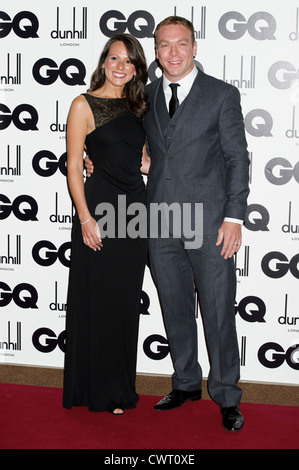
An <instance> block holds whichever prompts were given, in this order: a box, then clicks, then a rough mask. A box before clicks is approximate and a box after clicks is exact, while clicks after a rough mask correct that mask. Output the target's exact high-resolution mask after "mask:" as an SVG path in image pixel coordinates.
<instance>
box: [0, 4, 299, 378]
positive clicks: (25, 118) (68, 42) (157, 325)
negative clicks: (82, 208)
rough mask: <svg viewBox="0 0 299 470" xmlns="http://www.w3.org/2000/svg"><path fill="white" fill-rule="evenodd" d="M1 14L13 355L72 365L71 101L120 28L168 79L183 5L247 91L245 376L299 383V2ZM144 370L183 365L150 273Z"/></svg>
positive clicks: (15, 360) (5, 291) (14, 360)
mask: <svg viewBox="0 0 299 470" xmlns="http://www.w3.org/2000/svg"><path fill="white" fill-rule="evenodd" d="M0 9H1V11H0V45H1V46H0V139H1V140H0V307H1V310H0V362H2V363H9V364H25V365H36V366H50V367H63V362H64V352H63V351H64V344H65V343H64V340H65V338H64V335H65V314H66V291H67V277H68V265H69V257H70V231H71V217H72V210H73V208H72V205H71V201H70V197H69V194H68V191H67V186H66V175H65V158H66V153H65V151H66V149H65V129H66V124H65V123H66V118H67V113H68V109H69V106H70V103H71V101H72V99H73V98H74V97H76V96H77V95H79V94H80V93H82V92H85V91H86V89H87V88H88V86H89V80H90V76H91V73H92V72H93V70H94V68H95V67H96V64H97V61H98V58H99V55H100V52H101V50H102V48H103V46H104V44H105V42H106V41H107V40H108V37H109V36H111V35H113V34H114V33H116V32H129V33H131V34H133V35H135V36H136V37H138V39H139V40H140V42H141V43H142V45H143V47H144V49H145V52H146V56H147V60H148V65H149V69H150V79H151V80H153V79H154V78H155V77H157V76H159V75H160V71H159V69H157V68H156V66H155V63H154V41H153V34H152V33H153V30H154V27H155V25H156V24H157V23H158V22H159V21H161V20H162V19H163V18H164V17H166V16H169V15H172V14H175V13H176V14H178V15H180V16H185V17H187V18H188V19H190V20H191V21H192V22H193V24H194V27H195V30H196V34H197V41H198V54H197V57H196V62H197V65H198V66H200V67H202V68H203V70H204V71H205V72H206V73H208V74H211V75H214V76H216V77H218V78H220V79H223V80H226V81H228V82H230V83H233V84H234V85H236V86H237V87H238V88H239V89H240V92H241V96H242V107H243V113H244V117H245V127H246V134H247V140H248V146H249V151H250V158H251V172H250V189H251V193H250V197H249V208H248V214H247V218H246V221H245V227H244V229H243V246H242V248H241V250H240V252H239V253H238V256H237V258H236V272H237V279H238V292H237V298H236V319H237V329H238V337H239V346H240V352H241V379H242V380H249V381H264V382H273V383H286V384H298V371H299V311H298V305H299V302H298V300H299V299H298V295H299V294H298V279H299V250H298V247H299V215H298V209H299V200H298V183H299V158H298V156H299V152H298V150H299V107H298V102H299V70H298V69H299V54H298V49H299V48H298V46H299V2H298V0H288V1H287V2H273V1H270V0H269V1H268V0H252V1H251V2H240V1H235V0H227V1H226V2H223V1H221V0H206V1H205V2H203V3H201V4H199V3H198V2H194V1H190V0H184V2H179V1H170V0H164V1H163V2H159V3H158V2H157V3H155V4H154V2H142V6H141V7H140V2H138V1H137V0H130V1H129V2H123V1H120V0H117V1H116V0H113V1H112V2H110V4H109V7H107V4H105V2H100V1H95V0H85V1H81V0H56V2H40V1H38V0H27V1H26V2H23V1H21V0H11V1H10V2H5V3H4V5H3V6H2V7H0ZM115 294H116V295H117V287H116V292H115ZM198 315H199V317H198V327H199V328H198V331H199V333H198V334H199V340H200V348H199V358H200V362H201V363H202V366H203V370H204V375H205V376H207V374H208V359H207V353H206V347H205V343H204V339H203V332H202V324H201V319H200V312H198ZM138 372H144V373H153V374H171V373H172V365H171V360H170V357H169V352H168V346H167V340H166V337H165V331H164V327H163V322H162V317H161V312H160V307H159V303H158V299H157V294H156V290H155V288H154V286H153V283H152V280H151V277H150V273H149V272H148V270H147V271H146V277H145V282H144V287H143V296H142V299H141V318H140V340H139V351H138Z"/></svg>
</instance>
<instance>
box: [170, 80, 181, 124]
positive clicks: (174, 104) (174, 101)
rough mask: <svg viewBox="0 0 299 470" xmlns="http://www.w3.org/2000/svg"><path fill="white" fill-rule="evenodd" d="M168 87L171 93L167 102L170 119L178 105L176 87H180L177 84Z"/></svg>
mask: <svg viewBox="0 0 299 470" xmlns="http://www.w3.org/2000/svg"><path fill="white" fill-rule="evenodd" d="M169 86H170V88H171V93H172V95H171V98H170V101H169V116H170V117H171V118H172V116H173V115H174V113H175V112H176V110H177V108H178V107H179V104H180V103H179V100H178V95H177V87H178V86H180V85H179V84H178V83H170V85H169Z"/></svg>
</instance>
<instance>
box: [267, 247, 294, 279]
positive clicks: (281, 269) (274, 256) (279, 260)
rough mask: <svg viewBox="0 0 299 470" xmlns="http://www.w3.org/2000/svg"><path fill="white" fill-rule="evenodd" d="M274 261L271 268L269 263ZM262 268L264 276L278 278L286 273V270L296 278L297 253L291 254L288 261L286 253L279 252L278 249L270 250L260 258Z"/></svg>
mask: <svg viewBox="0 0 299 470" xmlns="http://www.w3.org/2000/svg"><path fill="white" fill-rule="evenodd" d="M272 261H275V262H276V263H274V264H275V266H274V268H276V269H272V267H271V265H270V263H271V262H272ZM261 266H262V270H263V272H264V273H265V274H266V276H268V277H271V278H272V279H279V278H281V277H283V276H285V275H286V274H287V272H288V271H290V272H291V274H292V275H293V276H294V277H295V278H296V279H299V269H298V266H299V253H298V254H296V255H295V256H293V258H292V259H291V260H290V261H289V260H288V258H287V257H286V255H284V254H283V253H280V252H279V251H271V252H270V253H267V254H266V255H265V256H264V257H263V259H262V263H261Z"/></svg>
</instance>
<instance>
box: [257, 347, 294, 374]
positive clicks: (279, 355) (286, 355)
mask: <svg viewBox="0 0 299 470" xmlns="http://www.w3.org/2000/svg"><path fill="white" fill-rule="evenodd" d="M268 355H270V356H271V357H270V358H268V357H267V356H268ZM258 359H259V361H260V363H261V364H262V365H263V366H265V367H268V368H269V369H276V368H277V367H280V366H281V365H282V364H283V363H284V361H286V363H287V364H288V365H289V366H290V367H291V368H292V369H295V370H299V344H294V345H293V346H291V347H289V348H288V349H287V350H286V351H285V350H284V349H283V347H282V346H281V345H280V344H277V343H272V342H269V343H265V344H263V345H262V346H261V347H260V349H259V350H258Z"/></svg>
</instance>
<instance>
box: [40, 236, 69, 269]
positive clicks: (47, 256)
mask: <svg viewBox="0 0 299 470" xmlns="http://www.w3.org/2000/svg"><path fill="white" fill-rule="evenodd" d="M70 249H71V242H65V243H63V244H62V245H61V246H60V247H59V248H58V249H57V248H56V246H55V245H54V243H52V242H50V241H48V240H41V241H39V242H37V243H36V244H35V245H34V247H33V248H32V257H33V259H34V261H35V262H36V263H37V264H39V265H40V266H52V264H54V263H55V262H56V261H57V259H59V261H60V262H61V264H63V266H65V267H66V268H69V267H70V257H67V256H66V252H67V251H68V250H70ZM42 252H43V254H44V256H42Z"/></svg>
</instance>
